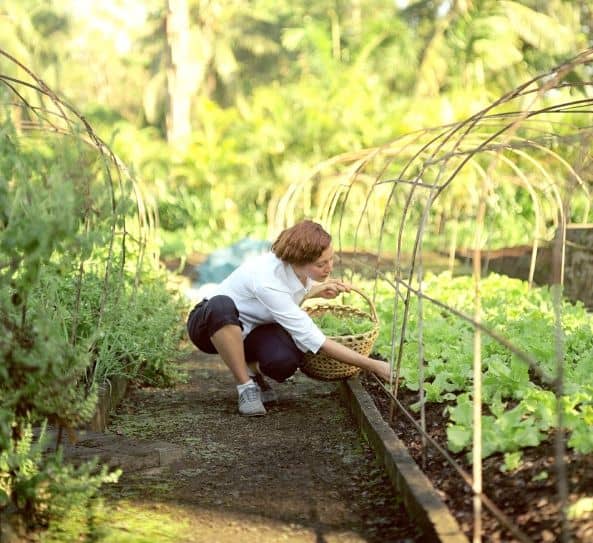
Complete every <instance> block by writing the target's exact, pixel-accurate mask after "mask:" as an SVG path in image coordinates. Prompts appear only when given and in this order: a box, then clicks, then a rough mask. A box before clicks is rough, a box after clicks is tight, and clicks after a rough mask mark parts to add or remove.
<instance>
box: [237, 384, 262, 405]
mask: <svg viewBox="0 0 593 543" xmlns="http://www.w3.org/2000/svg"><path fill="white" fill-rule="evenodd" d="M257 393H258V390H257V386H248V387H247V388H246V389H245V390H244V391H243V394H241V402H253V401H255V400H257V396H258V394H257Z"/></svg>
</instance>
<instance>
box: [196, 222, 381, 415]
mask: <svg viewBox="0 0 593 543" xmlns="http://www.w3.org/2000/svg"><path fill="white" fill-rule="evenodd" d="M332 268H333V249H332V246H331V236H330V235H329V234H328V233H327V232H326V231H325V230H324V229H323V228H322V227H321V225H319V224H317V223H315V222H313V221H308V220H305V221H302V222H300V223H298V224H296V225H294V226H292V227H291V228H288V229H286V230H284V231H283V232H281V234H280V235H279V236H278V238H277V239H276V241H275V242H274V243H273V244H272V250H271V252H269V253H267V254H265V255H261V256H259V257H256V258H254V259H252V260H249V261H248V262H245V263H244V264H242V265H241V266H240V267H239V268H237V269H236V270H235V271H234V272H232V273H231V274H230V275H229V276H228V277H227V278H226V279H225V280H224V281H223V282H222V283H221V284H220V285H218V287H217V288H216V289H215V292H214V295H213V296H211V297H210V298H209V299H204V300H202V301H201V302H200V303H199V304H197V305H196V306H195V307H194V308H193V309H192V311H191V313H190V315H189V318H188V323H187V327H188V333H189V337H190V339H191V340H192V342H193V343H194V344H195V345H196V346H197V347H198V349H200V350H201V351H204V352H206V353H218V354H220V356H221V358H222V359H223V361H224V362H225V364H226V365H227V366H228V367H229V369H230V370H231V372H232V374H233V376H234V378H235V381H236V382H237V392H238V394H239V413H240V414H241V415H246V416H254V415H265V414H266V409H265V407H264V405H263V404H264V402H267V401H268V400H271V399H273V397H274V394H273V391H272V390H271V388H270V386H269V385H268V384H267V383H266V381H265V379H264V375H266V376H268V377H271V378H272V379H274V380H276V381H278V382H282V381H284V380H285V379H287V378H288V377H290V376H291V375H293V374H294V373H295V372H296V370H297V369H298V368H299V366H300V365H301V364H302V362H303V356H304V353H305V352H307V351H311V352H313V353H316V352H318V351H319V350H322V351H323V352H325V353H326V354H327V355H328V356H330V357H332V358H334V359H336V360H339V361H341V362H344V363H346V364H351V365H353V366H357V367H359V368H362V369H365V370H369V371H372V372H374V373H376V374H377V375H378V376H379V377H381V378H383V379H385V380H388V379H389V367H388V365H387V364H386V363H385V362H382V361H380V360H374V359H372V358H368V357H366V356H363V355H361V354H359V353H357V352H355V351H353V350H351V349H349V348H348V347H345V346H344V345H342V344H340V343H337V342H335V341H333V340H331V339H328V338H327V337H325V335H324V334H323V332H321V330H320V329H319V328H318V327H317V326H316V325H315V323H314V322H313V321H312V320H311V318H310V317H309V315H308V314H307V313H306V312H305V311H304V310H303V309H301V308H300V307H299V304H300V303H301V302H302V300H303V299H304V298H305V297H307V298H315V297H322V298H335V297H336V296H337V295H338V294H340V293H341V292H348V291H349V290H350V288H349V286H348V285H347V284H345V283H342V282H340V281H327V279H328V278H329V276H330V273H331V271H332ZM254 379H255V381H254Z"/></svg>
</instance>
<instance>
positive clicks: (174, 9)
mask: <svg viewBox="0 0 593 543" xmlns="http://www.w3.org/2000/svg"><path fill="white" fill-rule="evenodd" d="M167 6H168V11H167V44H168V47H169V65H168V67H167V91H168V102H169V103H168V106H169V107H168V112H167V141H168V142H169V144H170V145H171V146H172V147H174V148H175V149H177V150H179V151H185V150H186V149H187V146H188V144H189V140H190V136H191V131H192V127H191V99H192V95H193V93H194V92H195V74H194V73H193V72H194V69H193V68H194V63H193V62H192V58H191V46H190V43H191V34H190V24H189V10H188V6H187V0H167Z"/></svg>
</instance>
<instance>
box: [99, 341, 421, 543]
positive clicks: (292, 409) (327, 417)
mask: <svg viewBox="0 0 593 543" xmlns="http://www.w3.org/2000/svg"><path fill="white" fill-rule="evenodd" d="M184 365H185V369H186V371H187V374H188V376H189V378H188V380H187V382H186V383H185V384H181V385H178V386H176V387H174V388H172V389H158V388H146V387H144V388H140V387H135V388H134V387H133V388H132V389H131V390H130V391H129V392H128V394H127V396H126V398H125V399H124V401H123V402H122V403H121V404H120V407H119V408H118V410H117V412H116V414H115V415H114V416H113V417H112V420H111V423H110V426H109V432H110V433H111V434H113V435H114V436H120V437H121V439H122V440H123V439H134V438H139V439H140V438H141V439H142V440H148V441H150V440H159V443H162V442H167V443H169V444H170V445H171V446H173V447H176V448H177V449H178V450H179V449H181V450H183V451H184V452H183V454H182V455H181V456H180V458H178V459H177V460H176V461H174V462H172V463H170V464H169V465H167V466H163V467H157V468H154V467H153V468H150V469H143V470H136V471H127V472H126V471H125V472H124V473H123V475H122V477H121V478H120V481H119V482H118V483H117V484H116V485H110V490H109V493H108V496H107V497H108V500H109V502H110V503H111V504H112V505H113V504H116V503H118V501H127V502H129V500H134V501H135V502H138V501H141V502H142V503H143V504H144V506H145V507H148V508H151V507H152V508H153V509H154V511H155V514H156V512H157V511H159V510H162V508H163V507H166V508H168V511H171V508H173V507H174V508H175V511H176V512H175V515H174V518H177V519H178V522H179V523H182V522H183V523H184V524H185V525H186V526H187V527H188V530H187V532H186V533H188V534H190V535H186V536H184V538H183V541H188V542H208V543H211V542H219V543H226V542H229V543H230V542H233V543H236V542H241V541H257V542H258V543H259V542H263V543H266V542H269V543H272V542H273V543H277V542H279V541H291V542H315V543H321V542H328V543H329V542H346V543H350V542H353V543H354V542H394V543H397V542H400V543H404V542H405V543H413V542H416V541H420V534H419V531H418V529H417V527H416V526H415V524H414V522H413V520H412V519H410V518H408V516H407V514H406V512H405V509H404V508H403V506H402V505H401V503H400V501H399V499H398V497H397V496H396V495H395V494H394V490H393V487H392V486H391V484H390V482H389V479H388V478H387V477H386V475H385V473H384V472H383V470H382V469H381V468H380V467H379V465H378V464H377V463H376V461H375V459H374V457H373V453H372V451H371V449H370V448H369V447H368V445H367V444H366V443H365V442H364V441H362V439H361V437H360V435H359V433H358V429H357V428H356V427H355V424H354V422H353V421H352V420H351V418H350V416H349V414H348V412H347V409H346V407H345V406H344V405H343V404H342V403H341V400H340V396H339V390H338V386H337V385H336V384H334V383H324V382H319V381H314V380H311V379H309V378H307V377H305V376H304V375H302V374H297V375H296V376H295V378H294V379H293V380H292V381H291V382H286V383H282V384H275V386H274V388H275V389H276V391H277V393H278V395H279V401H278V402H276V403H275V404H273V405H272V406H270V407H269V409H268V414H267V415H266V416H264V417H251V418H244V417H241V416H239V415H238V414H237V395H236V391H235V388H234V384H233V381H232V377H231V375H230V373H229V372H228V370H227V369H226V368H225V367H224V364H223V363H222V361H221V360H220V358H219V357H218V356H211V355H204V354H201V353H198V352H196V353H194V354H192V355H191V356H189V358H188V359H187V361H186V362H185V363H184ZM159 508H160V509H159ZM178 540H179V539H178ZM167 541H169V539H167Z"/></svg>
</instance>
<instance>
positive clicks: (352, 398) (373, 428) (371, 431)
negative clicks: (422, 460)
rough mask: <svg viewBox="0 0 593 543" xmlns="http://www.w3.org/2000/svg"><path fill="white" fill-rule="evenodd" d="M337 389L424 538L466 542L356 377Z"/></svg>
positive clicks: (432, 488)
mask: <svg viewBox="0 0 593 543" xmlns="http://www.w3.org/2000/svg"><path fill="white" fill-rule="evenodd" d="M340 392H341V394H342V397H343V398H344V400H345V401H346V403H347V405H348V408H349V409H350V412H351V413H352V415H353V416H354V419H355V420H356V422H357V424H358V426H359V428H360V430H361V432H362V433H363V435H364V436H365V437H366V438H367V440H368V442H369V444H370V446H371V447H372V449H373V450H374V452H375V455H376V457H377V459H378V460H379V461H380V462H381V463H382V464H383V465H384V467H385V470H386V472H387V475H388V476H389V479H390V480H391V483H392V484H393V487H394V488H395V490H396V492H397V493H398V494H399V495H400V496H401V497H402V499H403V503H404V506H405V508H406V510H407V511H408V513H409V514H410V516H411V517H412V518H413V519H414V520H416V521H417V522H418V524H419V526H420V528H421V530H422V532H423V534H424V539H426V541H431V542H440V543H468V539H467V537H466V536H465V534H464V533H463V532H462V531H461V528H460V527H459V524H458V523H457V521H456V520H455V518H454V517H453V515H452V514H451V512H450V511H449V509H448V508H447V506H446V505H445V503H444V502H443V500H442V499H441V498H440V496H439V495H438V493H437V491H436V490H435V488H434V487H433V486H432V484H431V483H430V481H429V479H428V477H426V475H425V474H424V473H423V472H422V470H421V469H420V468H419V467H418V465H417V464H416V462H414V459H413V458H412V457H411V456H410V453H409V452H408V450H407V448H406V447H405V445H404V444H403V443H402V442H401V441H400V440H399V439H398V437H397V436H396V434H395V432H394V431H393V430H392V428H391V427H390V426H389V425H388V424H387V423H386V422H385V420H384V419H383V416H382V415H381V413H379V410H378V409H377V407H376V406H375V403H374V401H373V399H372V398H371V397H370V396H369V394H368V393H367V392H366V390H365V389H364V388H363V386H362V384H361V383H360V381H359V379H357V378H355V379H348V380H346V381H343V382H341V383H340Z"/></svg>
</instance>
